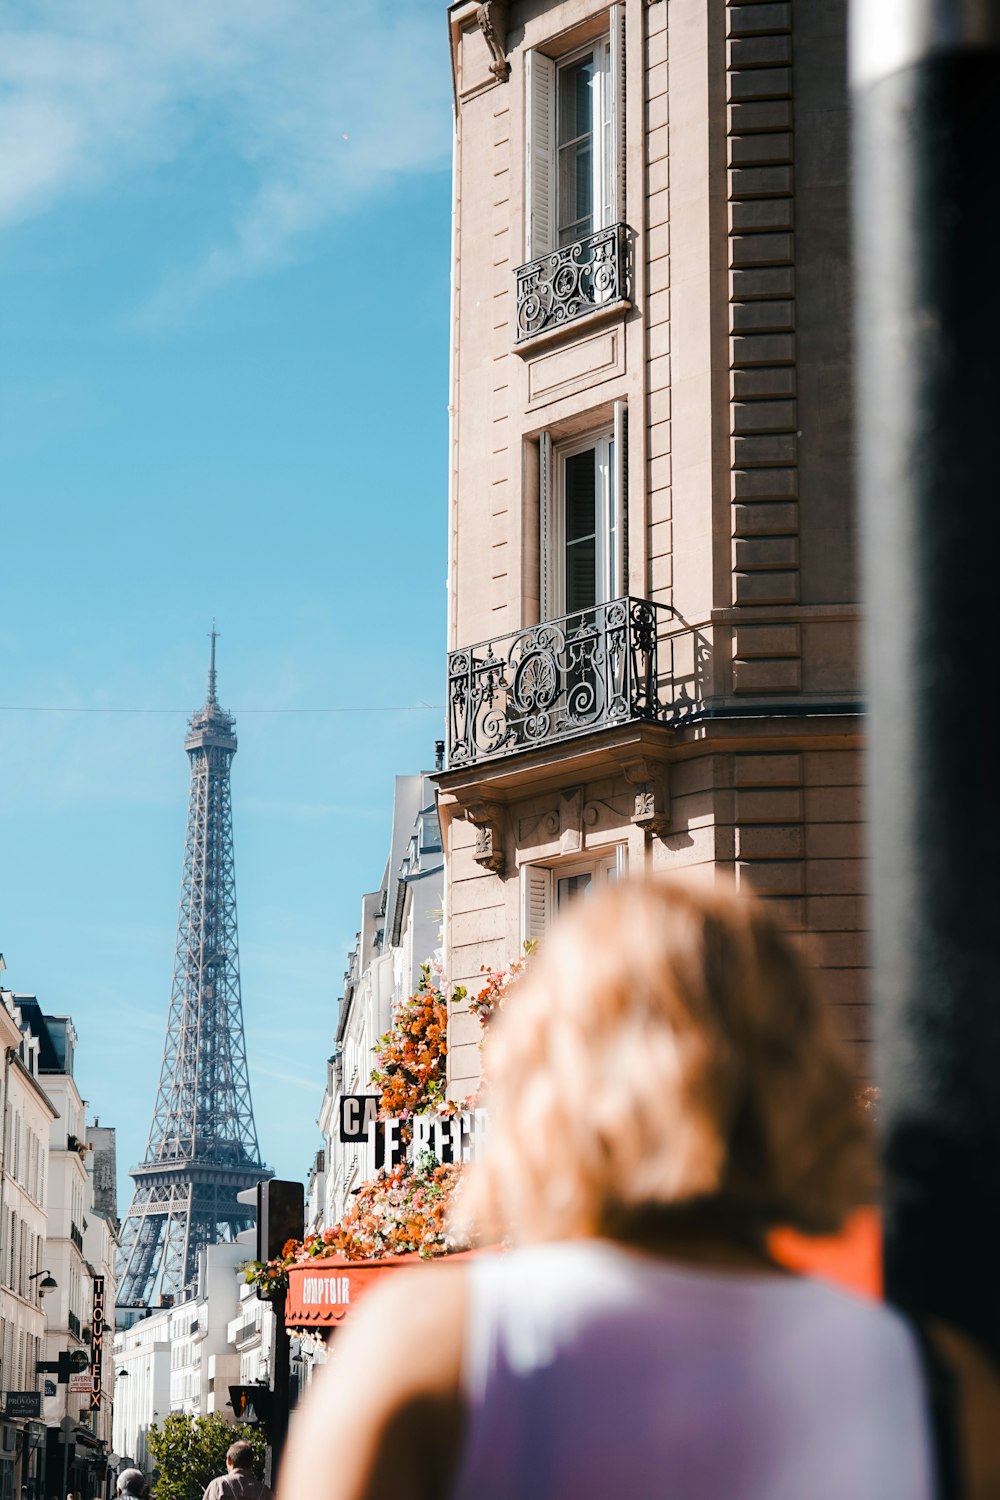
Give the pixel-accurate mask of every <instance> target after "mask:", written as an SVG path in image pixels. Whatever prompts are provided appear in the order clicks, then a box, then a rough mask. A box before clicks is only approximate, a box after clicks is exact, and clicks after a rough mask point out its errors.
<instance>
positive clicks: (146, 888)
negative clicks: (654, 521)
mask: <svg viewBox="0 0 1000 1500" xmlns="http://www.w3.org/2000/svg"><path fill="white" fill-rule="evenodd" d="M450 108H451V99H450V80H449V75H448V56H447V40H446V28H445V24H444V8H443V5H441V4H439V3H437V0H351V3H350V4H346V3H344V0H212V3H211V4H210V5H205V3H204V0H143V4H142V5H141V6H137V5H135V0H52V3H50V0H26V3H23V4H21V3H3V0H0V162H2V164H3V165H2V168H0V276H2V281H3V286H2V293H0V520H2V530H0V538H2V541H0V705H3V707H2V711H0V951H2V952H3V953H4V956H5V959H6V962H7V966H8V968H7V973H6V974H5V975H4V983H5V984H6V985H7V986H9V987H10V988H12V989H14V990H17V991H23V992H27V993H35V994H37V995H38V997H39V1000H40V1001H41V1003H42V1004H43V1006H44V1007H45V1008H46V1009H48V1010H51V1011H54V1012H57V1013H63V1014H64V1013H67V1012H68V1013H70V1014H72V1015H73V1017H74V1019H75V1021H76V1024H77V1029H78V1031H79V1035H80V1045H79V1052H78V1059H77V1077H78V1081H79V1084H80V1087H81V1091H82V1092H83V1094H84V1095H85V1096H86V1098H87V1099H88V1100H89V1101H90V1102H91V1109H92V1111H94V1112H96V1113H97V1114H98V1115H99V1116H100V1118H101V1120H102V1122H103V1123H106V1124H114V1125H116V1126H117V1127H118V1132H119V1157H120V1165H121V1167H122V1169H123V1173H122V1176H123V1187H122V1200H123V1201H122V1203H121V1205H120V1208H121V1210H122V1211H124V1208H125V1206H126V1202H127V1192H128V1189H129V1188H130V1184H128V1183H127V1181H126V1180H125V1179H124V1168H125V1167H127V1166H128V1165H131V1164H133V1163H134V1162H136V1161H138V1160H139V1159H140V1158H141V1156H142V1152H143V1149H144V1146H145V1140H146V1134H147V1131H148V1127H149V1120H150V1114H151V1110H152V1102H153V1094H154V1091H155V1087H156V1082H157V1078H158V1074H159V1063H160V1056H161V1051H162V1044H163V1030H164V1025H165V1020H166V1008H167V1000H168V997H169V988H170V977H171V964H172V957H173V943H174V929H175V922H176V912H177V897H178V890H179V881H180V867H181V854H182V845H183V835H184V818H185V810H186V797H187V772H188V768H187V758H186V756H185V754H184V750H183V738H184V731H185V714H186V713H190V712H191V711H192V710H193V709H194V708H196V707H197V706H198V705H199V704H200V703H201V702H202V700H203V698H204V693H205V680H206V669H207V659H208V641H207V637H206V632H207V631H208V629H209V627H210V625H211V621H212V618H213V616H215V617H216V619H217V621H218V628H219V630H220V632H221V636H220V640H219V646H218V653H219V697H220V700H221V702H222V703H223V705H224V706H225V707H227V708H229V709H230V710H231V711H234V712H235V713H236V714H237V734H238V736H239V741H240V749H239V752H238V754H237V756H236V760H235V762H234V766H233V807H234V818H235V835H236V861H237V894H238V905H239V924H240V945H241V959H242V977H243V997H244V1013H245V1020H246V1031H247V1045H248V1054H249V1059H250V1071H251V1082H252V1086H253V1092H254V1104H255V1110H256V1115H257V1124H258V1130H259V1134H260V1138H261V1146H262V1149H263V1152H264V1155H265V1157H266V1159H267V1160H268V1162H269V1163H270V1164H271V1165H272V1166H273V1167H274V1168H275V1170H276V1171H277V1172H278V1174H279V1175H281V1176H291V1177H295V1176H301V1175H303V1174H304V1172H305V1171H306V1169H307V1167H308V1163H309V1160H310V1158H311V1156H312V1154H313V1152H314V1151H315V1149H316V1146H317V1145H318V1144H319V1141H318V1136H317V1133H316V1130H315V1123H314V1122H315V1115H316V1112H317V1109H318V1106H319V1102H320V1096H321V1091H322V1083H323V1076H324V1060H325V1058H326V1057H327V1055H328V1053H329V1052H330V1050H331V1044H332V1032H333V1027H334V1024H335V1004H336V998H337V996H338V994H339V989H340V982H341V976H342V974H343V970H344V965H345V957H346V950H347V948H348V946H349V945H350V944H351V943H352V941H353V936H354V932H355V928H356V927H357V925H358V916H359V911H360V898H361V894H362V892H363V891H365V890H368V889H370V888H372V887H374V886H377V884H378V881H379V879H380V877H381V871H382V865H383V864H384V860H385V855H386V850H387V845H388V837H389V818H390V812H391V792H392V778H393V776H394V775H395V774H396V773H401V772H408V771H412V770H416V769H419V768H421V767H423V768H427V767H429V766H430V765H431V764H432V758H433V742H434V740H435V738H437V737H439V736H440V734H441V714H440V712H439V711H436V710H434V709H433V708H432V709H418V710H417V711H415V712H402V711H394V712H351V713H336V714H328V713H313V712H309V713H303V712H287V710H303V709H309V710H313V709H317V708H330V707H338V708H351V709H372V708H384V707H390V708H397V707H399V706H402V705H413V704H420V703H426V704H432V705H433V704H440V702H441V701H442V683H443V677H444V616H445V571H446V526H445V523H446V485H447V452H446V447H447V401H448V389H447V349H448V276H449V261H448V256H449V233H450V187H449V158H450V132H451V117H450ZM18 706H20V707H25V706H27V707H32V706H34V707H35V708H38V709H52V708H54V709H58V710H61V711H60V712H21V711H14V709H15V708H17V707H18ZM97 708H100V709H109V708H113V709H119V708H125V709H129V710H135V709H147V710H148V709H155V710H161V709H166V710H173V712H168V713H160V712H156V713H148V712H147V713H137V712H128V713H105V712H102V713H93V712H88V713H70V712H66V710H69V709H97ZM260 709H269V710H273V709H281V710H285V712H281V713H260V712H251V710H260Z"/></svg>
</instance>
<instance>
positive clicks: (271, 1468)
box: [264, 1289, 291, 1489]
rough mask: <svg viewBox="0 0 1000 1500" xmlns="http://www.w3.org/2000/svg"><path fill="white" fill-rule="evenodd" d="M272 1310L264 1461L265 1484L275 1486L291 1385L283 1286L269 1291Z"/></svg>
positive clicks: (289, 1351)
mask: <svg viewBox="0 0 1000 1500" xmlns="http://www.w3.org/2000/svg"><path fill="white" fill-rule="evenodd" d="M270 1302H271V1307H272V1308H273V1310H274V1331H273V1334H272V1340H271V1380H272V1386H271V1400H270V1403H269V1408H268V1418H267V1457H266V1459H265V1462H264V1483H265V1484H267V1485H270V1487H271V1489H274V1487H275V1484H276V1482H277V1478H278V1467H279V1465H280V1463H281V1454H282V1451H283V1449H284V1446H285V1438H286V1437H287V1435H288V1404H289V1399H290V1384H291V1350H290V1348H289V1341H288V1332H287V1329H286V1328H285V1292H284V1289H281V1290H279V1291H275V1292H272V1293H271V1298H270Z"/></svg>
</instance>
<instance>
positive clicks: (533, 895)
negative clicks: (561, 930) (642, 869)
mask: <svg viewBox="0 0 1000 1500" xmlns="http://www.w3.org/2000/svg"><path fill="white" fill-rule="evenodd" d="M627 868H628V849H627V847H626V845H625V844H616V845H615V846H614V848H613V849H611V850H610V851H608V852H606V853H604V854H601V855H598V856H596V857H594V858H590V859H574V860H562V861H560V862H559V863H557V864H554V865H522V866H521V938H522V941H523V942H539V941H541V939H542V938H544V936H545V934H546V932H547V930H548V927H549V925H550V923H551V921H552V918H553V916H555V915H556V913H557V912H559V911H562V910H565V908H566V907H567V906H570V905H571V904H572V903H573V902H574V901H576V900H578V899H579V898H580V897H583V896H586V894H587V892H588V891H592V890H596V889H598V888H599V887H600V886H601V885H603V884H605V883H607V882H608V881H612V880H620V879H621V878H622V877H623V875H624V874H625V872H626V870H627Z"/></svg>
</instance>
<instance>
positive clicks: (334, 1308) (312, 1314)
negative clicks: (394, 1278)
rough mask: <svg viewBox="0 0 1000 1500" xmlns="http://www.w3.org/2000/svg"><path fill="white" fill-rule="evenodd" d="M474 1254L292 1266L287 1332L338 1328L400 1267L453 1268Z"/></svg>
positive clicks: (463, 1252) (327, 1260) (326, 1260)
mask: <svg viewBox="0 0 1000 1500" xmlns="http://www.w3.org/2000/svg"><path fill="white" fill-rule="evenodd" d="M475 1254H476V1251H474V1250H461V1251H458V1252H457V1253H455V1254H454V1255H442V1256H437V1257H435V1258H434V1260H433V1261H429V1260H425V1259H422V1258H421V1257H420V1256H419V1255H418V1254H416V1252H414V1253H413V1254H411V1255H388V1256H386V1257H385V1258H384V1259H382V1260H342V1259H341V1258H340V1257H339V1256H337V1257H330V1258H324V1259H322V1260H311V1261H308V1262H306V1264H304V1265H300V1266H291V1267H290V1268H289V1271H288V1295H287V1297H286V1298H285V1326H286V1328H336V1327H337V1325H338V1324H340V1323H342V1322H343V1321H344V1319H345V1318H346V1316H347V1314H348V1313H349V1312H351V1311H352V1310H353V1309H354V1308H355V1307H356V1306H357V1305H358V1303H359V1302H360V1300H361V1299H362V1297H363V1296H364V1295H365V1293H366V1292H367V1291H369V1290H370V1289H371V1288H372V1287H373V1286H374V1285H375V1283H376V1282H377V1281H378V1279H379V1277H380V1276H386V1275H388V1274H389V1272H390V1271H396V1270H399V1268H400V1267H401V1266H424V1265H431V1264H433V1265H450V1264H451V1263H452V1262H453V1261H459V1260H468V1259H469V1257H470V1256H471V1255H475Z"/></svg>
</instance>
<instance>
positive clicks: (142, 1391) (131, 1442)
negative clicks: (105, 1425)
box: [113, 1240, 273, 1474]
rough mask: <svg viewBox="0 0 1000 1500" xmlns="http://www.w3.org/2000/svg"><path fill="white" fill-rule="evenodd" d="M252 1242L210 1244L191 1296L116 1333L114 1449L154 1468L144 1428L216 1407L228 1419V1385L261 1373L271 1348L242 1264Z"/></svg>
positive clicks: (265, 1311) (267, 1312) (264, 1311)
mask: <svg viewBox="0 0 1000 1500" xmlns="http://www.w3.org/2000/svg"><path fill="white" fill-rule="evenodd" d="M252 1256H253V1249H252V1246H250V1245H248V1244H246V1243H244V1242H242V1241H240V1240H237V1241H235V1242H233V1243H222V1244H218V1245H209V1246H208V1247H207V1249H205V1250H203V1251H202V1252H201V1256H200V1258H199V1263H198V1277H197V1290H196V1294H195V1296H194V1297H191V1298H189V1299H187V1300H186V1301H184V1302H180V1303H177V1304H175V1305H174V1306H173V1307H164V1308H160V1309H159V1310H158V1311H156V1312H151V1313H150V1314H148V1316H146V1317H144V1318H140V1319H139V1320H138V1321H137V1322H135V1323H133V1324H132V1325H131V1327H129V1328H127V1329H123V1330H122V1331H121V1332H120V1333H118V1334H116V1336H115V1343H114V1362H115V1370H116V1387H115V1390H116V1395H115V1411H114V1432H113V1442H114V1451H115V1453H116V1454H117V1455H118V1456H119V1459H120V1460H121V1462H122V1464H124V1463H125V1461H126V1460H130V1461H132V1462H133V1463H134V1464H135V1465H136V1467H137V1468H140V1469H142V1470H143V1471H144V1472H145V1473H146V1474H150V1473H152V1469H153V1460H152V1458H151V1456H150V1453H149V1447H148V1436H149V1429H150V1427H152V1426H154V1425H155V1424H157V1423H160V1422H162V1420H163V1418H164V1417H166V1416H167V1415H168V1414H169V1413H170V1412H186V1413H187V1414H188V1415H190V1416H208V1415H210V1414H211V1413H213V1412H220V1413H222V1414H223V1415H224V1416H225V1417H226V1418H227V1419H228V1420H230V1421H231V1420H233V1411H232V1407H231V1405H230V1395H229V1387H230V1386H231V1385H238V1384H241V1383H250V1382H253V1381H256V1380H257V1379H258V1378H260V1375H261V1374H262V1372H263V1371H264V1369H265V1367H266V1357H265V1356H264V1353H263V1351H264V1350H266V1349H268V1348H270V1337H271V1328H270V1321H269V1320H270V1319H272V1318H273V1313H272V1312H271V1309H270V1307H269V1306H267V1305H266V1304H264V1303H263V1302H258V1301H257V1300H256V1297H255V1295H251V1296H248V1295H247V1294H248V1293H250V1288H249V1287H247V1286H246V1284H245V1282H244V1279H243V1265H244V1263H245V1262H246V1261H247V1260H248V1259H251V1258H252Z"/></svg>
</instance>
